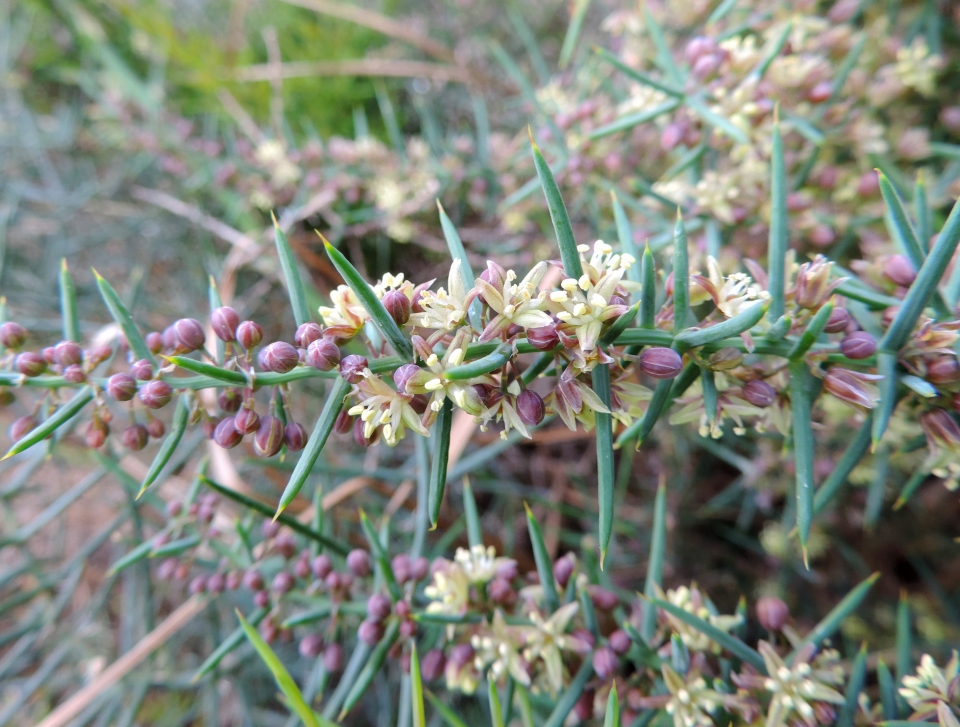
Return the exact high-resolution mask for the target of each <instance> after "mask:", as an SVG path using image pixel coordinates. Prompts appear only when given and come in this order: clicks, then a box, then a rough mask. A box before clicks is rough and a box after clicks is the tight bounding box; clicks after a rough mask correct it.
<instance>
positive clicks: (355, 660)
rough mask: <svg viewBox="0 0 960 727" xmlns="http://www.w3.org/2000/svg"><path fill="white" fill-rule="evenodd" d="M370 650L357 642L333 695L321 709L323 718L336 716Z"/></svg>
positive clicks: (360, 642) (365, 645) (370, 648)
mask: <svg viewBox="0 0 960 727" xmlns="http://www.w3.org/2000/svg"><path fill="white" fill-rule="evenodd" d="M371 650H372V647H370V646H368V645H367V644H365V643H363V642H362V641H358V642H357V645H356V647H355V648H354V650H353V653H352V654H350V660H349V661H348V662H347V665H346V667H344V669H343V674H341V675H340V682H339V684H337V688H336V689H334V690H333V694H331V695H330V699H329V700H327V704H326V705H325V706H324V708H323V716H324V717H326V718H327V719H331V718H333V717H334V715H336V714H337V712H338V711H339V709H340V705H341V704H343V701H344V700H345V699H346V698H347V694H348V693H349V692H350V689H351V687H352V686H353V685H354V684H355V683H356V680H357V675H358V674H359V673H360V670H361V669H363V667H364V665H365V664H366V663H367V659H368V658H369V656H370V652H371Z"/></svg>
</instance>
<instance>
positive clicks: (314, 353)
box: [307, 338, 340, 371]
mask: <svg viewBox="0 0 960 727" xmlns="http://www.w3.org/2000/svg"><path fill="white" fill-rule="evenodd" d="M339 363H340V349H339V347H338V346H337V344H336V343H334V342H333V341H332V340H331V339H329V338H320V339H318V340H316V341H312V342H311V343H310V344H309V346H308V347H307V364H308V365H310V366H313V368H315V369H318V370H319V371H332V370H333V369H334V368H336V366H337V364H339Z"/></svg>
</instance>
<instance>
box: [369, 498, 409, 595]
mask: <svg viewBox="0 0 960 727" xmlns="http://www.w3.org/2000/svg"><path fill="white" fill-rule="evenodd" d="M360 527H361V528H362V529H363V534H364V536H365V537H366V538H367V543H368V544H369V546H370V552H371V553H373V560H374V562H375V563H376V564H377V568H379V569H380V575H381V578H383V582H384V583H385V584H386V586H387V590H388V591H389V592H390V597H391V598H392V599H393V600H394V601H398V600H400V597H401V596H402V595H403V594H402V592H401V591H400V584H399V583H397V579H396V577H395V576H394V575H393V568H392V567H391V566H390V556H389V555H388V554H387V551H386V550H385V549H384V547H383V544H382V543H381V542H380V538H379V536H378V535H377V531H376V530H375V529H374V527H373V523H372V522H370V518H369V517H368V516H367V513H365V512H364V511H363V510H360Z"/></svg>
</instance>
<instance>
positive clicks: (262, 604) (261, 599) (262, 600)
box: [253, 590, 270, 608]
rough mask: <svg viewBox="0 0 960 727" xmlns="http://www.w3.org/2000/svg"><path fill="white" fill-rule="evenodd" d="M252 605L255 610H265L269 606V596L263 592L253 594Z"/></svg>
mask: <svg viewBox="0 0 960 727" xmlns="http://www.w3.org/2000/svg"><path fill="white" fill-rule="evenodd" d="M253 605H254V606H256V607H257V608H266V607H267V606H269V605H270V594H269V593H268V592H267V591H265V590H260V591H257V592H256V593H254V594H253Z"/></svg>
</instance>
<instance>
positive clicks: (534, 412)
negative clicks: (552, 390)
mask: <svg viewBox="0 0 960 727" xmlns="http://www.w3.org/2000/svg"><path fill="white" fill-rule="evenodd" d="M545 411H546V407H545V405H544V403H543V397H542V396H540V394H538V393H537V392H536V391H534V390H533V389H524V390H523V391H521V392H520V394H519V395H518V396H517V415H518V416H519V417H520V420H521V421H522V422H523V423H524V424H529V425H530V426H536V425H537V424H539V423H540V422H542V421H543V416H544V413H545Z"/></svg>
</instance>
